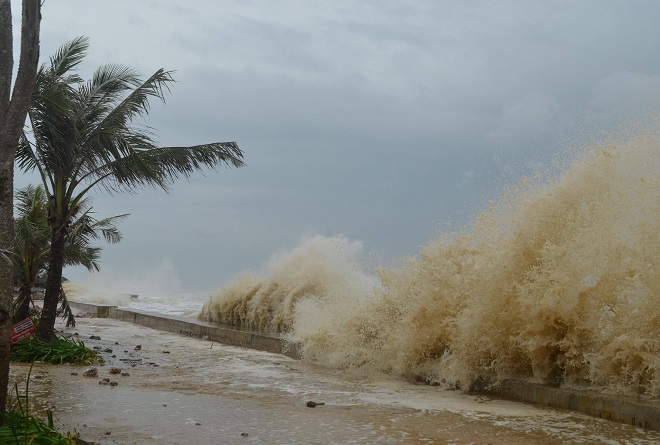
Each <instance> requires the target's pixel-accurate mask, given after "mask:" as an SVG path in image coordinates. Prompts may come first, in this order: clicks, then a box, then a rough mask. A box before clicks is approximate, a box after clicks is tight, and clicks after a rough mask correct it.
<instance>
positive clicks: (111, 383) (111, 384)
mask: <svg viewBox="0 0 660 445" xmlns="http://www.w3.org/2000/svg"><path fill="white" fill-rule="evenodd" d="M117 385H119V383H117V382H110V386H117Z"/></svg>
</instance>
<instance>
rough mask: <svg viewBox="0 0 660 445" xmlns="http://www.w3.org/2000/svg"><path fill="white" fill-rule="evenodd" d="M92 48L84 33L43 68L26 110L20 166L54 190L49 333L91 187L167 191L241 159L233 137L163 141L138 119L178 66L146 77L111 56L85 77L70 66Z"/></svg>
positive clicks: (42, 329)
mask: <svg viewBox="0 0 660 445" xmlns="http://www.w3.org/2000/svg"><path fill="white" fill-rule="evenodd" d="M87 48H88V40H87V38H86V37H79V38H76V39H74V40H72V41H71V42H69V43H66V44H65V45H63V46H62V47H61V48H60V49H59V50H58V51H57V52H56V54H55V55H54V56H53V57H51V59H50V63H49V65H48V66H46V65H44V66H42V67H41V68H40V69H39V72H38V75H37V86H36V88H35V91H34V96H33V100H32V104H31V107H30V111H29V114H28V115H29V126H30V128H31V131H32V137H28V136H27V135H26V136H25V137H24V138H22V140H21V144H20V147H19V150H18V152H17V154H16V159H17V165H18V166H19V168H21V169H23V170H26V171H30V170H37V171H38V172H39V174H40V175H41V179H42V181H43V185H44V187H45V188H46V190H47V192H48V194H49V197H50V199H49V217H48V223H49V226H50V229H51V234H50V236H51V248H50V259H49V268H48V277H47V280H46V290H45V298H44V308H43V311H42V317H41V323H40V324H39V329H38V331H37V336H38V337H39V338H41V339H44V340H47V339H49V337H50V336H51V335H52V332H53V327H54V324H55V316H56V311H57V299H58V296H59V292H60V285H61V281H62V266H63V262H64V261H63V259H64V244H65V242H64V240H65V238H66V234H67V233H68V231H69V230H70V226H71V220H72V218H73V217H74V216H75V215H76V213H77V212H78V211H79V206H80V202H81V201H82V200H83V199H84V198H85V196H86V195H87V194H88V193H89V192H90V191H91V190H92V189H95V188H103V189H105V190H106V191H108V192H110V193H113V192H124V191H128V192H134V191H136V190H137V189H141V188H144V187H154V188H160V189H163V190H165V191H167V190H168V188H169V186H170V185H171V184H172V183H173V182H174V181H175V180H176V179H177V178H179V177H180V176H184V177H189V176H190V174H192V173H193V172H195V171H197V170H202V169H203V168H205V167H209V168H215V167H217V166H219V165H226V166H233V167H241V166H242V165H243V160H242V159H243V153H242V151H241V150H240V149H239V147H238V145H237V144H236V143H235V142H214V143H210V144H204V145H196V146H190V147H162V148H159V147H157V146H156V143H155V142H154V140H153V139H152V136H153V130H152V129H151V128H149V127H146V126H144V125H141V124H140V123H139V122H137V120H138V119H139V118H141V117H143V116H145V115H146V114H148V112H149V100H150V99H152V98H156V99H160V100H163V101H164V97H165V93H166V92H168V91H169V88H170V85H171V84H172V83H173V81H174V80H173V78H172V73H171V72H170V71H165V70H164V69H159V70H158V71H156V72H155V73H154V74H152V75H151V76H150V77H149V78H147V79H146V80H141V78H140V77H139V75H138V74H137V73H136V72H135V71H134V70H133V69H132V68H130V67H127V66H122V65H115V64H108V65H104V66H101V67H100V68H98V69H97V70H96V71H95V73H94V75H93V76H92V79H91V80H89V81H86V82H83V81H82V79H81V78H80V77H79V76H78V75H76V74H75V73H72V70H73V69H74V68H75V67H76V66H77V65H78V64H79V63H80V62H81V61H82V59H83V58H84V56H85V52H86V50H87Z"/></svg>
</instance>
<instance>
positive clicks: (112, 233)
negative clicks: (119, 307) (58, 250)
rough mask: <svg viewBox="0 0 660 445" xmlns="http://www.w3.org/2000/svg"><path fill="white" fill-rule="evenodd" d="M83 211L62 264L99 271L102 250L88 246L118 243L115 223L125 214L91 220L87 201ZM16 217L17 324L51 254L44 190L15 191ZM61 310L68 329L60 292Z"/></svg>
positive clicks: (66, 307) (68, 240) (65, 305)
mask: <svg viewBox="0 0 660 445" xmlns="http://www.w3.org/2000/svg"><path fill="white" fill-rule="evenodd" d="M80 208H81V209H82V211H81V212H80V214H79V215H78V216H77V217H76V218H75V219H74V220H73V221H72V223H71V228H70V230H69V232H68V233H67V237H66V242H65V245H64V264H65V265H67V266H79V265H80V266H84V267H86V268H87V269H88V270H89V271H90V272H91V271H98V270H100V265H99V259H100V254H101V248H99V247H94V246H92V245H91V243H92V242H93V241H96V240H99V239H100V238H101V237H102V238H104V239H105V241H106V242H108V243H111V244H115V243H118V242H120V241H121V238H122V236H121V233H120V232H119V230H117V227H116V226H115V223H116V222H117V221H119V220H121V219H123V218H125V217H126V216H128V215H117V216H113V217H110V218H104V219H100V220H97V219H96V218H94V217H93V215H92V211H91V204H90V201H89V200H88V199H85V200H83V201H82V202H81V204H80ZM15 210H16V215H15V217H14V228H15V229H14V231H15V236H16V242H15V248H14V255H13V257H12V259H13V263H14V271H15V273H14V276H15V277H16V282H17V283H16V284H17V285H18V287H19V295H18V298H17V300H16V307H15V311H14V312H15V318H16V320H17V321H20V320H23V319H24V318H26V317H27V316H28V313H29V310H30V303H31V302H32V288H33V287H34V285H35V282H36V280H37V278H38V277H39V276H40V275H41V274H42V273H44V272H46V271H47V265H48V258H49V253H50V236H49V235H50V228H49V226H48V199H47V198H46V193H45V189H44V188H43V186H41V185H39V186H37V187H34V186H32V185H29V186H27V187H26V188H24V189H20V190H17V191H16V204H15ZM60 297H61V298H60V299H61V301H62V305H61V310H62V311H63V312H64V313H65V315H66V319H67V326H73V325H75V320H74V319H73V317H72V313H71V309H70V307H69V305H68V301H67V300H66V298H65V297H64V294H63V293H61V295H60Z"/></svg>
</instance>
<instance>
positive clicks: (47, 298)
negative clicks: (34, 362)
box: [37, 221, 66, 341]
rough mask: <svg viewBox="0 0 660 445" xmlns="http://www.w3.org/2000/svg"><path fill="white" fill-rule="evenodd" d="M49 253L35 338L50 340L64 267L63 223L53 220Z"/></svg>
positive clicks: (64, 239)
mask: <svg viewBox="0 0 660 445" xmlns="http://www.w3.org/2000/svg"><path fill="white" fill-rule="evenodd" d="M50 230H51V238H50V240H51V241H50V255H49V260H48V277H47V278H46V290H45V294H44V307H43V309H42V310H41V319H40V321H39V326H38V327H37V338H39V339H40V340H43V341H50V340H52V338H53V331H54V329H55V319H56V318H57V303H58V301H59V299H60V291H61V289H62V268H63V267H64V243H65V241H66V237H65V233H64V223H62V222H60V221H54V222H52V223H51V225H50Z"/></svg>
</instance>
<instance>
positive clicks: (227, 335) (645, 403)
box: [70, 301, 660, 431]
mask: <svg viewBox="0 0 660 445" xmlns="http://www.w3.org/2000/svg"><path fill="white" fill-rule="evenodd" d="M70 305H71V307H73V308H76V309H78V310H81V311H84V312H86V313H88V314H89V315H91V316H92V317H99V318H113V319H116V320H121V321H125V322H129V323H135V324H139V325H142V326H146V327H149V328H152V329H157V330H160V331H167V332H171V333H175V334H180V335H187V336H191V337H198V338H204V339H207V340H211V341H215V342H218V343H223V344H227V345H232V346H242V347H245V348H251V349H256V350H260V351H266V352H274V353H277V354H285V355H288V356H289V357H293V358H299V357H300V353H299V347H298V346H297V345H295V344H292V343H289V342H287V341H286V338H284V337H282V336H276V335H273V334H270V333H263V332H255V331H249V330H241V329H237V328H236V327H232V326H226V325H219V324H215V323H207V322H203V321H199V320H195V319H192V318H187V317H179V316H176V315H163V314H158V313H153V312H146V311H140V310H135V309H120V308H117V307H116V306H110V305H97V304H89V303H78V302H73V301H71V302H70ZM481 392H484V393H487V394H492V395H496V396H499V397H502V398H505V399H510V400H516V401H520V402H527V403H534V404H539V405H543V406H548V407H552V408H557V409H565V410H571V411H577V412H580V413H584V414H588V415H591V416H594V417H600V418H603V419H606V420H612V421H616V422H621V423H627V424H630V425H634V426H637V427H640V428H645V429H650V430H657V431H660V402H658V401H652V400H644V399H641V398H632V397H622V396H612V395H604V394H600V393H597V392H594V391H586V390H577V389H567V388H557V387H551V386H545V385H540V384H533V383H529V382H525V381H520V380H505V381H503V382H501V383H500V384H499V385H497V386H496V387H494V388H489V389H488V390H486V391H481Z"/></svg>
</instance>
